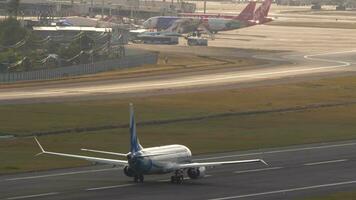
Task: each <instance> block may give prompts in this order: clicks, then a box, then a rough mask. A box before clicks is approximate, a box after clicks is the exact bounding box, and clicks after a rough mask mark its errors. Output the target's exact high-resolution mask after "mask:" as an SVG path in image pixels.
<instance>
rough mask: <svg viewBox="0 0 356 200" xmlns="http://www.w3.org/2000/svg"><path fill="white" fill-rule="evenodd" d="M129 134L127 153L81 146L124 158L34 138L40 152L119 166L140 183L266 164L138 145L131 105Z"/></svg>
mask: <svg viewBox="0 0 356 200" xmlns="http://www.w3.org/2000/svg"><path fill="white" fill-rule="evenodd" d="M130 135H131V140H130V145H131V149H130V150H131V151H130V152H129V153H126V154H125V153H115V152H108V151H99V150H90V149H82V150H83V151H90V152H96V153H103V154H110V155H116V156H124V157H126V158H127V161H126V160H117V159H107V158H99V157H89V156H82V155H73V154H65V153H56V152H50V151H45V150H44V149H43V147H42V146H41V144H40V143H39V142H38V140H37V138H35V140H36V142H37V144H38V145H39V147H40V149H41V151H42V152H41V153H45V154H51V155H57V156H65V157H72V158H79V159H84V160H88V161H91V162H96V163H103V164H110V165H115V166H121V167H124V173H125V175H126V176H128V177H133V178H134V181H135V182H143V176H144V175H149V174H166V173H172V172H174V175H173V176H172V177H171V182H172V183H182V182H183V173H184V171H186V172H187V175H188V176H189V177H190V178H191V179H197V178H201V177H204V175H205V170H206V167H213V166H218V165H228V164H241V163H251V162H262V163H264V164H266V163H265V162H264V161H263V160H261V159H252V160H235V161H224V162H193V161H192V153H191V151H190V150H189V148H188V147H186V146H183V145H177V144H175V145H166V146H159V147H150V148H143V147H142V146H141V145H140V143H139V141H138V138H137V135H136V123H135V117H134V111H133V106H132V105H130Z"/></svg>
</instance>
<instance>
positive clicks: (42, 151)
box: [35, 137, 46, 156]
mask: <svg viewBox="0 0 356 200" xmlns="http://www.w3.org/2000/svg"><path fill="white" fill-rule="evenodd" d="M35 140H36V143H37V144H38V146H39V147H40V149H41V153H39V154H37V155H40V154H42V153H45V152H46V151H45V150H44V149H43V147H42V145H41V144H40V142H39V141H38V140H37V138H36V137H35ZM37 155H36V156H37Z"/></svg>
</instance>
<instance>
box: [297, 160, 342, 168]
mask: <svg viewBox="0 0 356 200" xmlns="http://www.w3.org/2000/svg"><path fill="white" fill-rule="evenodd" d="M345 161H347V159H340V160H328V161H322V162H315V163H306V164H304V165H306V166H312V165H323V164H330V163H338V162H345Z"/></svg>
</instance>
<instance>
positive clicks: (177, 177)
mask: <svg viewBox="0 0 356 200" xmlns="http://www.w3.org/2000/svg"><path fill="white" fill-rule="evenodd" d="M183 180H184V176H183V171H182V170H176V171H175V173H174V176H171V183H176V184H182V183H183Z"/></svg>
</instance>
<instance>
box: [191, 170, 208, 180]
mask: <svg viewBox="0 0 356 200" xmlns="http://www.w3.org/2000/svg"><path fill="white" fill-rule="evenodd" d="M205 171H206V168H205V167H197V168H189V169H188V171H187V174H188V176H189V178H191V179H197V178H203V177H204V176H205Z"/></svg>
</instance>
